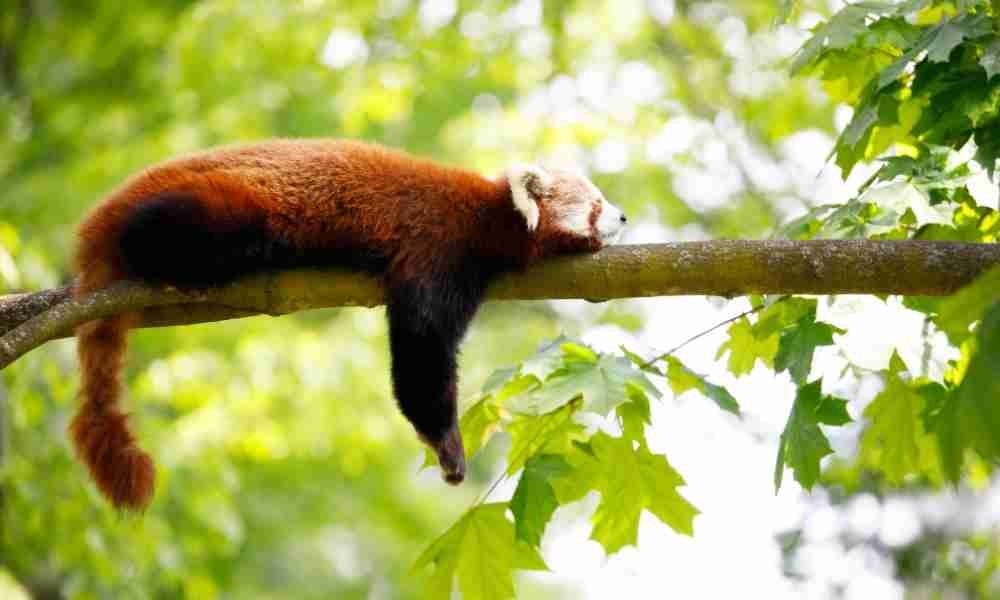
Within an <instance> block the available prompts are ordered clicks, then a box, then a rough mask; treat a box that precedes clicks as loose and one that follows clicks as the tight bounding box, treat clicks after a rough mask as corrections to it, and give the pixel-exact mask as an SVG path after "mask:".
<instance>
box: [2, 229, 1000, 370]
mask: <svg viewBox="0 0 1000 600" xmlns="http://www.w3.org/2000/svg"><path fill="white" fill-rule="evenodd" d="M996 264H1000V245H998V244H964V243H958V242H918V241H872V240H851V241H839V240H838V241H835V240H823V241H805V242H793V241H712V242H688V243H673V244H650V245H638V246H615V247H611V248H607V249H605V250H602V251H601V252H598V253H596V254H589V255H577V256H567V257H560V258H556V259H553V260H550V261H547V262H545V263H543V264H540V265H537V266H535V267H533V268H531V269H529V270H528V271H527V272H525V273H519V274H512V275H508V276H505V277H503V278H502V279H500V280H499V281H497V282H496V283H495V284H494V285H493V286H491V287H490V290H489V292H488V295H487V297H488V298H489V299H491V300H540V299H554V298H584V299H587V300H592V301H603V300H609V299H612V298H633V297H645V296H667V295H684V294H688V295H717V296H737V295H743V294H752V293H757V294H847V293H857V294H904V295H931V296H940V295H946V294H949V293H951V292H953V291H955V290H957V289H958V288H960V287H962V286H963V285H965V284H967V283H969V282H971V281H972V280H973V279H974V278H975V277H976V276H977V275H978V274H980V273H981V272H983V271H985V270H986V269H987V268H989V267H990V266H992V265H996ZM382 302H383V292H382V289H381V287H380V285H379V283H378V282H377V280H376V279H374V278H371V277H368V276H364V275H360V274H358V273H351V272H345V271H338V270H316V269H302V270H293V271H284V272H278V273H268V274H262V275H256V276H252V277H248V278H245V279H242V280H240V281H238V282H236V283H234V284H232V285H228V286H225V287H221V288H218V289H211V290H206V291H204V292H199V293H196V294H187V293H183V292H180V291H177V290H174V289H162V288H153V287H148V286H144V285H141V284H138V283H133V282H121V283H118V284H115V285H114V286H111V287H109V288H107V289H105V290H101V291H99V292H96V293H94V294H91V295H89V296H88V297H86V298H81V299H72V298H71V293H70V291H69V289H68V288H63V289H57V290H48V291H44V292H38V293H35V294H18V295H12V296H6V297H3V298H0V334H3V337H0V368H3V367H5V366H7V365H8V364H10V363H11V362H12V361H13V360H15V359H16V358H17V357H19V356H21V355H22V354H24V353H25V352H27V351H29V350H31V349H32V348H35V347H36V346H38V345H40V344H42V343H44V342H46V341H48V340H50V339H54V338H57V337H62V336H66V335H70V334H71V332H72V330H73V328H74V327H76V326H77V325H80V324H81V323H85V322H87V321H90V320H92V319H95V318H100V317H105V316H108V315H113V314H118V313H122V312H135V311H139V312H141V313H142V326H143V327H155V326H162V325H186V324H191V323H202V322H207V321H219V320H223V319H231V318H238V317H245V316H250V315H254V314H261V313H265V314H271V315H278V314H284V313H290V312H295V311H299V310H305V309H311V308H324V307H330V306H376V305H379V304H382Z"/></svg>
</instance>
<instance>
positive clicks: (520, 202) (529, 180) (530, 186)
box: [507, 164, 552, 231]
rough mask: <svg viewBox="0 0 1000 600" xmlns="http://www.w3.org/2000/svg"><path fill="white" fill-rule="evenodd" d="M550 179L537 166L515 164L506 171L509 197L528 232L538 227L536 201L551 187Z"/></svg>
mask: <svg viewBox="0 0 1000 600" xmlns="http://www.w3.org/2000/svg"><path fill="white" fill-rule="evenodd" d="M551 180H552V177H551V176H550V175H549V174H548V173H546V172H545V171H544V170H543V169H542V168H541V167H539V166H538V165H532V164H516V165H514V166H512V167H511V168H509V169H508V170H507V181H508V182H509V183H510V195H511V198H512V200H513V201H514V208H515V209H517V211H518V212H520V213H521V214H522V215H524V220H525V222H527V224H528V231H534V230H535V228H536V227H538V217H539V209H538V201H539V200H540V199H541V198H542V197H543V196H544V195H545V193H546V190H547V189H548V187H549V186H550V185H551Z"/></svg>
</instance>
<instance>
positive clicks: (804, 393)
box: [774, 380, 843, 493]
mask: <svg viewBox="0 0 1000 600" xmlns="http://www.w3.org/2000/svg"><path fill="white" fill-rule="evenodd" d="M831 401H832V402H836V401H837V399H833V400H829V399H827V398H823V397H821V395H820V381H819V380H816V381H814V382H812V383H809V384H806V385H803V386H800V387H799V388H798V390H797V392H796V394H795V403H794V404H793V405H792V410H791V412H790V413H789V415H788V421H787V422H786V423H785V429H784V431H782V432H781V439H780V440H779V441H778V458H777V462H776V464H775V467H774V491H775V492H776V493H777V491H778V490H779V489H781V480H782V477H783V475H784V466H785V465H788V466H789V467H791V469H792V471H794V473H795V480H796V481H798V482H799V484H801V485H802V487H804V488H806V489H807V490H808V489H812V486H813V485H815V484H816V481H817V480H819V461H820V459H821V458H823V457H824V456H826V455H827V454H831V453H833V450H832V449H831V448H830V442H829V441H827V439H826V436H825V435H823V432H822V431H821V430H820V428H819V423H820V422H821V421H820V416H821V415H824V416H825V415H826V413H824V412H823V411H821V408H822V406H823V405H824V404H826V403H827V402H831ZM839 402H843V401H842V400H840V401H839ZM828 410H829V409H828ZM833 413H834V414H838V413H839V411H837V410H835V411H833ZM832 420H833V421H834V422H836V421H837V420H838V419H832Z"/></svg>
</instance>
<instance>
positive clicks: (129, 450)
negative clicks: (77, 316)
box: [70, 315, 155, 510]
mask: <svg viewBox="0 0 1000 600" xmlns="http://www.w3.org/2000/svg"><path fill="white" fill-rule="evenodd" d="M133 319H134V318H133V317H131V316H126V315H119V316H114V317H108V318H106V319H99V320H97V321H91V322H89V323H86V324H84V325H81V326H80V327H79V328H78V329H77V332H76V336H77V350H78V353H79V357H80V369H81V377H82V383H83V388H82V390H81V399H82V405H81V406H80V409H79V411H78V412H77V415H76V417H75V418H74V419H73V422H72V424H71V425H70V433H71V435H72V437H73V442H74V445H75V446H76V453H77V455H78V456H79V457H80V460H82V461H83V463H84V464H86V465H87V468H88V469H89V470H90V474H91V476H92V477H93V479H94V481H95V482H96V483H97V487H98V488H99V489H100V490H101V492H102V493H103V494H104V495H105V496H106V497H107V498H108V499H109V500H111V502H112V503H113V504H114V505H115V506H116V507H118V508H121V509H127V510H142V509H144V508H145V507H146V506H147V505H148V504H149V501H150V499H151V498H152V496H153V486H154V480H155V469H154V468H153V461H152V459H150V457H149V455H148V454H146V453H145V452H143V451H142V449H140V448H139V446H138V445H137V444H136V441H135V437H134V436H133V435H132V432H131V431H129V427H128V415H127V414H126V413H124V412H122V411H121V408H120V406H119V404H118V403H119V399H120V398H121V392H122V385H121V381H120V376H121V371H122V367H123V366H124V361H125V350H126V346H127V342H128V340H127V336H128V330H129V328H130V326H131V325H132V321H133Z"/></svg>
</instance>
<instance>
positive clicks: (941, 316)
mask: <svg viewBox="0 0 1000 600" xmlns="http://www.w3.org/2000/svg"><path fill="white" fill-rule="evenodd" d="M998 299H1000V266H996V267H993V268H992V269H990V270H989V271H987V272H986V273H985V274H983V275H980V276H979V277H977V278H976V280H975V281H974V282H972V283H971V284H969V285H967V286H965V287H964V288H962V289H960V290H959V291H958V292H956V293H955V294H953V295H951V296H949V297H948V298H946V299H945V300H943V301H941V303H940V304H939V306H938V315H937V318H936V319H935V323H936V324H937V326H938V328H939V329H941V330H942V331H944V332H945V333H946V334H948V339H950V340H951V342H952V343H953V344H956V345H958V344H961V343H962V342H963V341H964V340H966V339H967V338H968V337H969V336H971V335H972V332H971V331H970V327H971V326H972V324H973V323H974V322H975V321H976V320H977V319H980V318H981V316H982V315H983V314H985V312H986V308H987V307H989V306H990V305H991V304H993V303H994V302H996V301H997V300H998Z"/></svg>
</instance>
